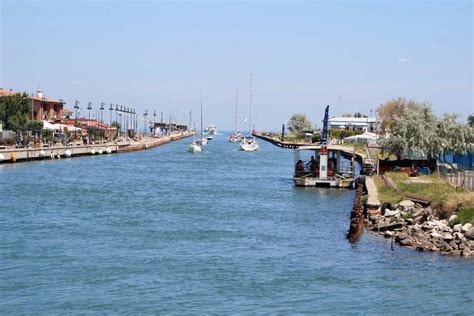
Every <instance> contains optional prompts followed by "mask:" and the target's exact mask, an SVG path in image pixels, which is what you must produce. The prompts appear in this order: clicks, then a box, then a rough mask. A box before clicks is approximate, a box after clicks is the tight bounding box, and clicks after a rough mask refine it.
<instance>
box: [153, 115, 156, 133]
mask: <svg viewBox="0 0 474 316" xmlns="http://www.w3.org/2000/svg"><path fill="white" fill-rule="evenodd" d="M155 124H156V111H153V134H156V133H155V132H156V131H155Z"/></svg>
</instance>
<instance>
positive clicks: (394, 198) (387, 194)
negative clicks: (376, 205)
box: [374, 177, 403, 205]
mask: <svg viewBox="0 0 474 316" xmlns="http://www.w3.org/2000/svg"><path fill="white" fill-rule="evenodd" d="M374 182H375V186H376V187H377V191H378V194H379V201H380V203H381V204H382V203H384V202H388V203H390V204H392V205H393V204H396V203H398V202H400V201H401V200H403V197H402V196H401V195H399V194H398V193H397V192H396V191H395V190H392V189H391V188H389V187H388V186H386V185H385V183H384V181H383V180H382V179H380V178H379V177H374Z"/></svg>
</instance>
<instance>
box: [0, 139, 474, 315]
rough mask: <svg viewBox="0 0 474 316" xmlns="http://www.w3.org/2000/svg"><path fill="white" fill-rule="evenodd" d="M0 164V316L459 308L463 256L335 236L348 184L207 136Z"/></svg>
mask: <svg viewBox="0 0 474 316" xmlns="http://www.w3.org/2000/svg"><path fill="white" fill-rule="evenodd" d="M189 141H190V140H189V139H186V140H181V141H179V142H175V143H172V144H168V145H164V146H161V147H158V148H155V149H152V150H149V151H142V152H134V153H126V154H118V155H111V156H96V157H83V158H75V159H62V160H60V161H42V162H31V163H23V164H15V165H0V192H1V206H0V209H1V212H0V313H1V314H24V313H27V314H31V313H34V314H36V313H40V314H50V313H84V312H88V313H90V312H92V313H119V312H120V313H166V314H168V313H178V314H180V313H187V314H223V313H259V314H261V313H269V314H294V313H330V314H334V313H343V312H344V313H350V312H355V313H371V314H373V313H377V314H380V313H381V314H387V313H397V314H406V313H410V314H420V313H423V314H425V313H426V314H428V313H429V314H432V313H466V314H467V313H469V310H471V312H472V309H473V305H474V303H473V301H474V294H473V280H474V260H473V259H471V258H468V259H466V258H457V257H444V256H442V255H438V254H432V253H421V252H417V251H413V250H410V249H405V248H400V247H398V246H397V247H395V250H394V251H390V241H389V240H385V239H383V238H381V237H378V236H374V235H371V234H370V233H365V234H364V235H363V237H362V238H361V240H360V241H359V242H358V243H356V244H350V243H349V242H348V241H347V240H346V238H345V235H346V232H347V229H348V227H349V215H350V210H351V208H352V201H353V197H354V194H355V191H352V190H337V189H323V188H322V189H316V188H314V189H302V188H295V187H294V186H293V184H292V181H291V174H292V166H293V152H292V151H291V150H285V149H280V148H277V147H274V146H272V145H270V144H268V143H263V142H262V141H260V151H258V152H250V153H249V152H241V151H239V150H238V145H237V144H231V143H228V142H227V137H226V136H217V137H215V138H214V140H212V141H211V142H210V143H209V145H207V147H206V148H205V152H203V153H201V154H189V153H187V152H186V145H187V144H188V143H189Z"/></svg>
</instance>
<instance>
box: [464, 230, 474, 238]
mask: <svg viewBox="0 0 474 316" xmlns="http://www.w3.org/2000/svg"><path fill="white" fill-rule="evenodd" d="M464 236H466V238H467V239H470V240H474V227H471V228H469V231H467V232H465V233H464Z"/></svg>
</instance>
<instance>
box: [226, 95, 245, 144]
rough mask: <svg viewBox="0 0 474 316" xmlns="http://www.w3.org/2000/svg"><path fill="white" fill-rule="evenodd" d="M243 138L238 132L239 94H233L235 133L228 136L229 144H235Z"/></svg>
mask: <svg viewBox="0 0 474 316" xmlns="http://www.w3.org/2000/svg"><path fill="white" fill-rule="evenodd" d="M243 137H244V136H243V135H242V134H241V133H240V131H239V92H238V91H237V93H236V94H235V132H234V133H233V134H231V135H230V136H229V142H231V143H237V142H240V141H241V140H242V138H243Z"/></svg>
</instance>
